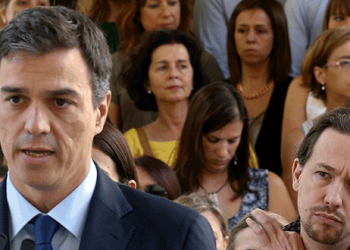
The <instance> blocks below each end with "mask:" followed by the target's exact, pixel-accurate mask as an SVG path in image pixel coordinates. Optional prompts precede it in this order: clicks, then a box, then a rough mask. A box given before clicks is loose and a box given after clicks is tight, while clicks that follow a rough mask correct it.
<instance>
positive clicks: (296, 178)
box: [292, 158, 303, 192]
mask: <svg viewBox="0 0 350 250" xmlns="http://www.w3.org/2000/svg"><path fill="white" fill-rule="evenodd" d="M302 171H303V167H302V166H301V165H300V163H299V159H298V158H296V159H295V160H294V162H293V169H292V175H293V189H294V191H296V192H298V190H299V187H300V182H301V173H302Z"/></svg>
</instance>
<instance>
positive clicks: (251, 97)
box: [236, 80, 273, 100]
mask: <svg viewBox="0 0 350 250" xmlns="http://www.w3.org/2000/svg"><path fill="white" fill-rule="evenodd" d="M236 87H237V90H238V92H239V93H240V94H241V96H242V98H243V99H246V100H254V99H258V98H259V97H262V96H263V95H265V94H266V93H267V92H269V91H270V90H271V89H272V87H273V80H271V81H269V82H268V83H267V84H266V86H265V88H263V89H262V90H260V91H259V92H258V93H255V94H253V95H246V94H245V93H244V90H243V86H242V83H237V85H236Z"/></svg>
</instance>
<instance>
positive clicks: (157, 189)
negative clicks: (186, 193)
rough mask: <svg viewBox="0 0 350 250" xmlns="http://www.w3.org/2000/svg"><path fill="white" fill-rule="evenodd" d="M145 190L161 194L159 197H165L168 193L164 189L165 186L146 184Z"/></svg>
mask: <svg viewBox="0 0 350 250" xmlns="http://www.w3.org/2000/svg"><path fill="white" fill-rule="evenodd" d="M145 192H146V193H149V194H153V195H157V196H161V197H166V195H167V194H168V193H167V192H166V191H165V188H163V187H161V186H157V185H148V186H146V188H145Z"/></svg>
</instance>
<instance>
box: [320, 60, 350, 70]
mask: <svg viewBox="0 0 350 250" xmlns="http://www.w3.org/2000/svg"><path fill="white" fill-rule="evenodd" d="M323 67H325V68H327V67H339V68H340V69H349V70H350V60H346V59H344V60H339V61H337V62H330V63H326V64H325V65H324V66H323Z"/></svg>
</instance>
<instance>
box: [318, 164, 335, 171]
mask: <svg viewBox="0 0 350 250" xmlns="http://www.w3.org/2000/svg"><path fill="white" fill-rule="evenodd" d="M316 166H317V167H318V168H323V169H326V170H328V171H330V172H334V171H335V168H333V167H331V166H329V165H328V164H326V163H323V162H319V163H317V164H316Z"/></svg>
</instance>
